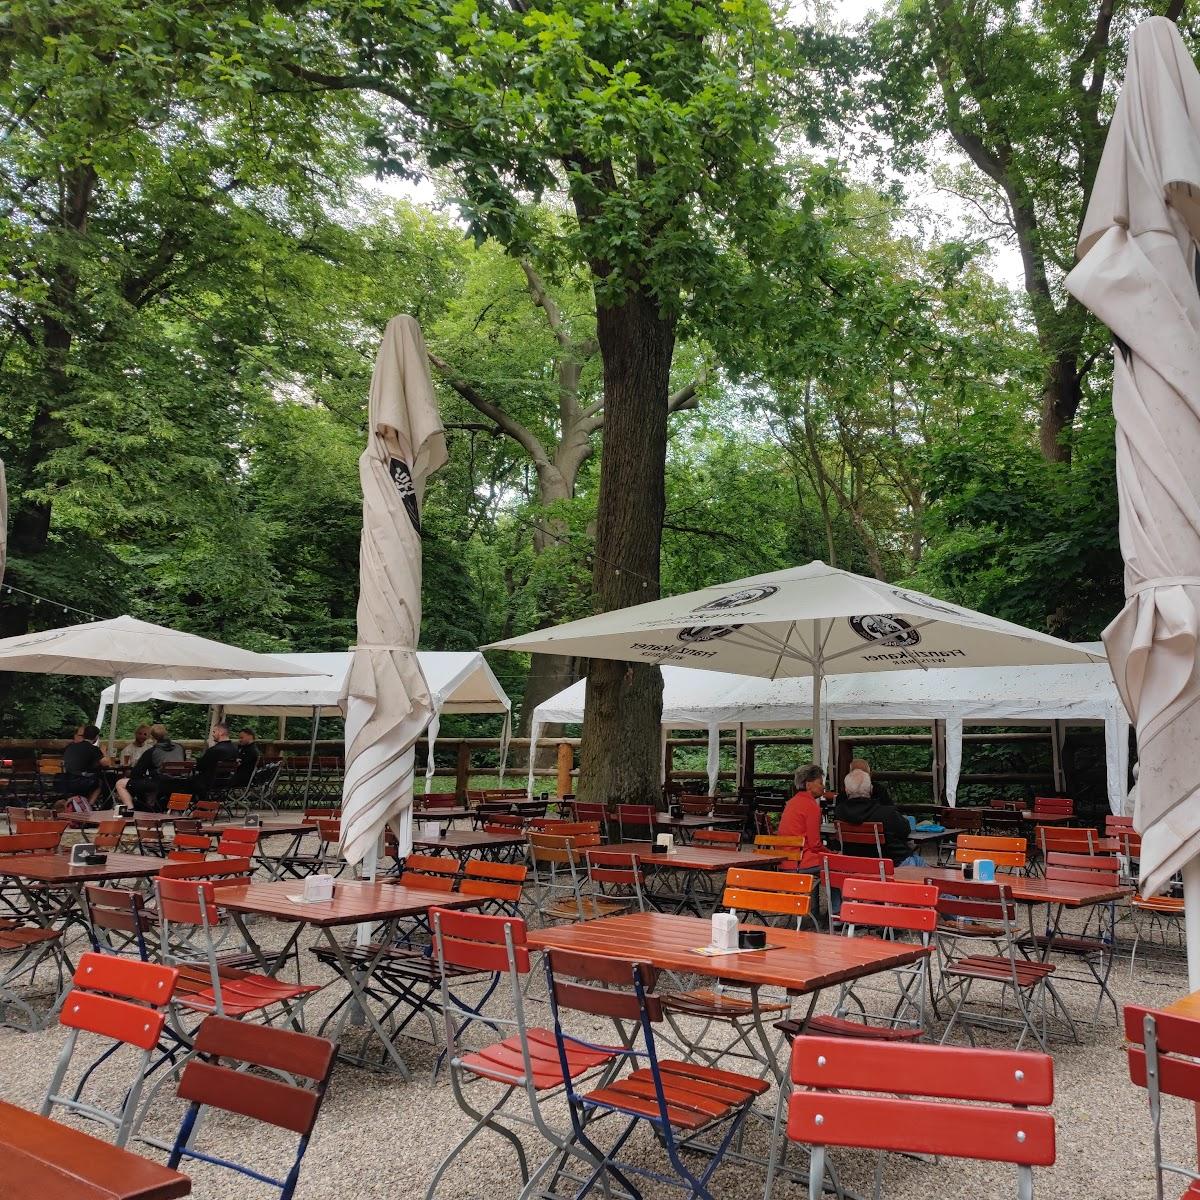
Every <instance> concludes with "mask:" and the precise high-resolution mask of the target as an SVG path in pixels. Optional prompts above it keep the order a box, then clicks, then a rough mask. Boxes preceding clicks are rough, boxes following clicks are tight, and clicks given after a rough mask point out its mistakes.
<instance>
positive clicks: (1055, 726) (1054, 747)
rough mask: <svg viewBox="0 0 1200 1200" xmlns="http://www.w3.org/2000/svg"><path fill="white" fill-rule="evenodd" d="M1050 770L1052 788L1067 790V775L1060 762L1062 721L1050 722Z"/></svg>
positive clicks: (1060, 790)
mask: <svg viewBox="0 0 1200 1200" xmlns="http://www.w3.org/2000/svg"><path fill="white" fill-rule="evenodd" d="M1050 770H1051V771H1052V773H1053V774H1054V790H1055V791H1056V792H1065V791H1066V790H1067V777H1066V775H1064V774H1063V762H1062V722H1061V721H1051V722H1050Z"/></svg>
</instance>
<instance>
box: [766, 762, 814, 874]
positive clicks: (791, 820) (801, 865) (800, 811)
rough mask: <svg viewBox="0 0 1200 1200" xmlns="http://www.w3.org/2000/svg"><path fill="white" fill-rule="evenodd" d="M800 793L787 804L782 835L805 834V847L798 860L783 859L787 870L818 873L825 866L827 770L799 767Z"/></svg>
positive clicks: (798, 789) (796, 781) (799, 835)
mask: <svg viewBox="0 0 1200 1200" xmlns="http://www.w3.org/2000/svg"><path fill="white" fill-rule="evenodd" d="M795 784H796V794H795V795H794V796H793V797H792V798H791V799H790V800H789V801H788V802H787V804H786V805H784V809H783V815H782V816H781V817H780V818H779V829H778V830H777V831H776V832H777V833H778V834H779V836H780V837H802V838H804V850H803V852H802V853H801V855H800V858H799V860H798V861H795V860H794V861H791V862H785V863H781V864H780V866H781V867H782V868H783V870H785V871H807V872H809V873H810V874H813V875H815V874H817V873H818V872H819V871H820V869H821V851H822V849H823V847H822V845H821V798H822V797H823V796H824V795H825V772H824V771H823V770H822V769H821V768H820V767H818V766H816V765H815V764H814V765H812V766H809V767H798V768H797V770H796V775H795Z"/></svg>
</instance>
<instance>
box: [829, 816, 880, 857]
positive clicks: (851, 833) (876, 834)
mask: <svg viewBox="0 0 1200 1200" xmlns="http://www.w3.org/2000/svg"><path fill="white" fill-rule="evenodd" d="M834 825H835V826H836V828H837V840H838V851H839V852H840V853H842V854H851V855H853V854H857V855H861V856H863V857H870V858H882V857H883V822H882V821H863V822H862V823H861V824H856V823H854V822H852V821H835V822H834Z"/></svg>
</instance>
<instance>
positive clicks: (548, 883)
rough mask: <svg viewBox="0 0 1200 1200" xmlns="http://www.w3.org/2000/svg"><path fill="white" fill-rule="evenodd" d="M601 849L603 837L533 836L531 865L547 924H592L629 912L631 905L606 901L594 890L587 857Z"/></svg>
mask: <svg viewBox="0 0 1200 1200" xmlns="http://www.w3.org/2000/svg"><path fill="white" fill-rule="evenodd" d="M599 845H600V834H599V833H583V834H578V835H575V836H573V837H564V836H560V835H559V834H554V833H531V834H530V835H529V862H530V867H531V869H532V871H533V880H534V884H535V886H536V887H537V889H538V896H537V899H536V903H535V908H536V910H537V912H538V914H539V916H540V917H541V919H542V922H543V924H549V923H550V922H552V921H590V920H593V919H595V918H597V917H608V916H613V915H615V914H617V913H620V912H625V911H626V910H627V905H625V904H623V903H617V902H615V901H609V900H604V899H602V898H601V897H599V896H597V895H595V894H594V893H592V892H591V890H590V887H589V881H588V876H587V865H586V858H585V855H586V853H587V851H588V850H591V849H593V848H596V847H598V846H599Z"/></svg>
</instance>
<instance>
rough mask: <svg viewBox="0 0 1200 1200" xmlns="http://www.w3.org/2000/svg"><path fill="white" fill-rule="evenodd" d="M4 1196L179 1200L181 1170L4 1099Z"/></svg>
mask: <svg viewBox="0 0 1200 1200" xmlns="http://www.w3.org/2000/svg"><path fill="white" fill-rule="evenodd" d="M0 1160H2V1162H3V1166H2V1167H0V1200H174V1198H175V1197H177V1196H186V1195H188V1194H189V1193H190V1192H191V1190H192V1181H191V1180H190V1179H189V1178H188V1177H187V1176H186V1175H181V1174H180V1173H179V1172H178V1171H172V1170H170V1169H169V1168H167V1167H164V1166H163V1165H162V1164H161V1163H156V1162H152V1161H151V1160H150V1159H148V1158H143V1157H142V1156H141V1155H140V1154H133V1153H132V1152H130V1151H129V1150H120V1149H118V1148H117V1147H116V1146H114V1145H112V1144H111V1143H110V1142H103V1141H101V1140H100V1139H99V1138H94V1137H92V1136H91V1134H87V1133H82V1132H81V1131H80V1130H78V1129H72V1128H71V1126H69V1125H63V1124H60V1123H59V1122H58V1121H52V1120H50V1118H49V1117H41V1116H38V1114H37V1113H32V1112H29V1111H28V1110H27V1109H24V1108H18V1107H17V1105H15V1104H9V1103H7V1102H6V1101H3V1100H0Z"/></svg>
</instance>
